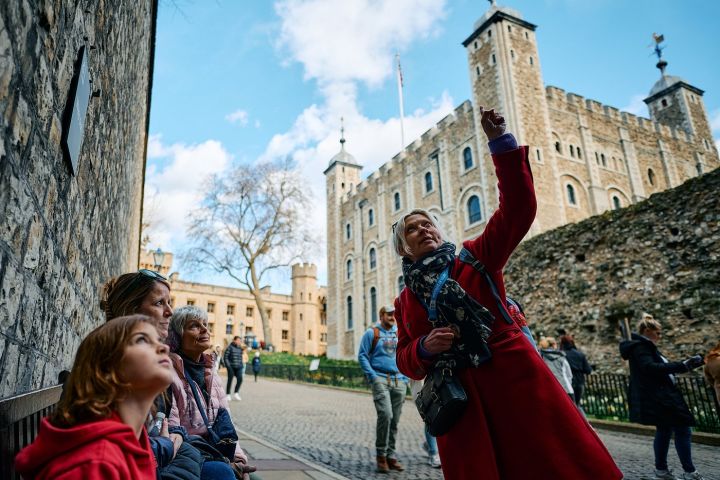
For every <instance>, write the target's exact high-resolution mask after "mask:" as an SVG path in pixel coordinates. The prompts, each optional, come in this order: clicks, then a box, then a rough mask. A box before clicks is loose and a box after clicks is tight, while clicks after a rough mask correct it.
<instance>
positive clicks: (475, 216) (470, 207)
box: [467, 195, 482, 224]
mask: <svg viewBox="0 0 720 480" xmlns="http://www.w3.org/2000/svg"><path fill="white" fill-rule="evenodd" d="M467 213H468V223H470V224H473V223H475V222H479V221H480V220H482V212H481V211H480V199H479V198H478V197H477V195H473V196H472V197H470V198H468V201H467Z"/></svg>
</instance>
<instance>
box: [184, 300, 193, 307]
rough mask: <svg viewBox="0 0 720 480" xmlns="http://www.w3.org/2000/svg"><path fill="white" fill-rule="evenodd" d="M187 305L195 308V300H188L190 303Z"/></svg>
mask: <svg viewBox="0 0 720 480" xmlns="http://www.w3.org/2000/svg"><path fill="white" fill-rule="evenodd" d="M185 305H190V306H193V305H195V300H188V301H187V302H186V303H185Z"/></svg>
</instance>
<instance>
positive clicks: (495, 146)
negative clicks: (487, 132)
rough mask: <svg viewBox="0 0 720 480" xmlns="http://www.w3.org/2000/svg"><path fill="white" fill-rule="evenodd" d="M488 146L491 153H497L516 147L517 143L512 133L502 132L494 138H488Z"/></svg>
mask: <svg viewBox="0 0 720 480" xmlns="http://www.w3.org/2000/svg"><path fill="white" fill-rule="evenodd" d="M488 148H489V149H490V153H491V154H493V155H497V154H499V153H505V152H509V151H510V150H515V149H517V148H518V144H517V140H515V137H514V136H513V134H512V133H503V134H502V135H500V136H499V137H498V138H496V139H495V140H490V141H489V142H488Z"/></svg>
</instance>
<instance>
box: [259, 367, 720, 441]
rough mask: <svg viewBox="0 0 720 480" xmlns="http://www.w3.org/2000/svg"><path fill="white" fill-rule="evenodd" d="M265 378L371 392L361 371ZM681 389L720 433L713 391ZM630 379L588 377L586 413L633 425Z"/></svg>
mask: <svg viewBox="0 0 720 480" xmlns="http://www.w3.org/2000/svg"><path fill="white" fill-rule="evenodd" d="M261 375H264V376H266V377H273V378H283V379H287V380H293V381H298V382H307V383H316V384H320V385H332V386H336V387H347V388H355V389H369V388H370V385H369V384H368V382H367V380H366V379H365V375H364V374H363V372H362V370H361V369H360V367H329V366H321V367H320V368H318V369H317V370H314V371H309V370H308V367H307V366H306V365H263V367H262V371H261ZM676 378H677V380H678V387H679V388H680V391H681V392H682V393H683V396H684V397H685V401H686V402H687V404H688V406H689V407H690V411H691V412H692V413H693V415H694V417H695V422H696V425H695V429H696V430H697V431H700V432H709V433H720V416H719V415H718V412H720V405H718V403H717V400H716V399H715V395H714V393H713V391H712V389H711V388H710V387H709V386H708V385H707V384H706V383H705V380H704V379H703V378H702V377H699V376H689V375H688V376H685V375H679V376H677V377H676ZM628 380H629V377H628V376H627V375H622V374H610V373H593V374H591V375H588V377H587V383H586V386H585V394H584V396H583V409H584V410H585V412H586V413H587V414H588V415H591V416H593V417H596V418H602V419H609V420H617V421H621V422H627V421H629V410H628V401H627V388H628Z"/></svg>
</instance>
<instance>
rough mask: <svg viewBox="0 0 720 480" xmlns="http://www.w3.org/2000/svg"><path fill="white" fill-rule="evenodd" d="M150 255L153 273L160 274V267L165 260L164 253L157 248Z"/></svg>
mask: <svg viewBox="0 0 720 480" xmlns="http://www.w3.org/2000/svg"><path fill="white" fill-rule="evenodd" d="M152 255H153V262H155V265H154V266H155V271H156V272H159V273H160V268H161V267H162V264H163V260H164V259H165V252H163V251H162V250H161V249H160V247H158V248H157V250H155V251H154V252H153V254H152Z"/></svg>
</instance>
